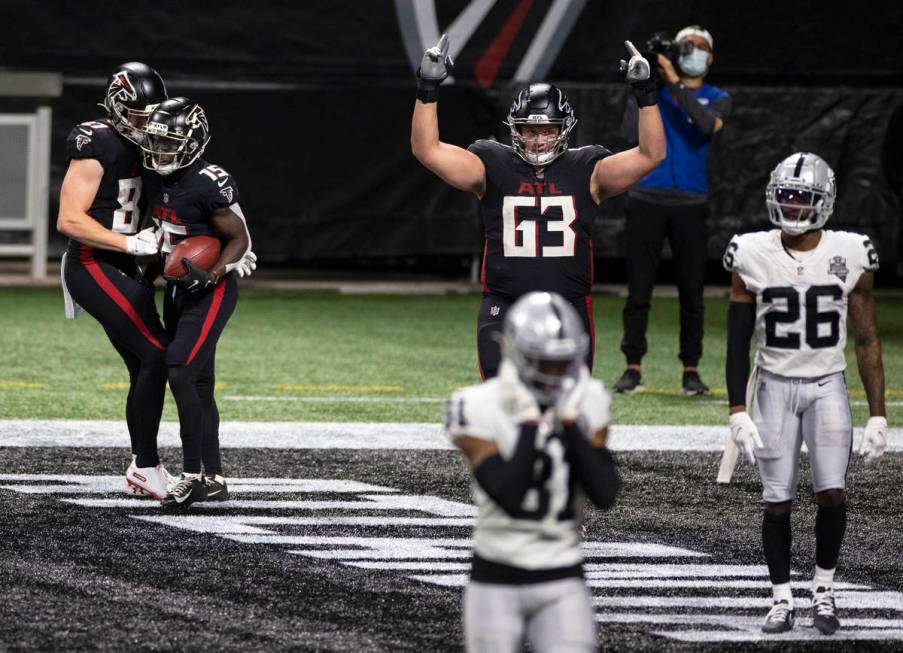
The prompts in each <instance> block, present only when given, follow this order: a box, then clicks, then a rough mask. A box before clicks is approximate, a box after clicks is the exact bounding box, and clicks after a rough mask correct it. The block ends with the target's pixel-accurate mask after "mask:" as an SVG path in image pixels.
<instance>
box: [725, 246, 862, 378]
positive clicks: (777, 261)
mask: <svg viewBox="0 0 903 653" xmlns="http://www.w3.org/2000/svg"><path fill="white" fill-rule="evenodd" d="M800 254H802V256H800ZM795 257H796V258H795ZM724 267H725V269H726V270H727V271H728V272H736V273H737V274H739V275H740V278H741V279H742V280H743V282H744V284H746V287H747V289H749V291H750V292H751V293H754V294H755V295H756V332H755V333H756V347H757V350H758V351H757V354H756V364H757V365H758V366H759V367H761V368H763V369H765V370H768V371H769V372H771V373H773V374H778V375H780V376H786V377H799V378H812V377H818V376H824V375H826V374H832V373H834V372H839V371H842V370H843V369H844V368H845V367H846V358H845V356H844V348H845V346H846V341H847V301H848V298H849V295H850V293H851V292H852V291H853V289H854V288H855V287H856V284H857V283H858V282H859V278H860V277H861V276H862V274H863V272H865V271H867V270H877V269H878V254H877V253H876V252H875V248H874V246H873V245H872V242H871V241H870V240H869V239H868V237H867V236H863V235H862V234H855V233H851V232H847V231H827V230H825V231H822V236H821V240H820V241H819V243H818V245H817V246H816V247H815V249H814V250H812V251H811V252H802V253H793V252H788V251H787V250H786V249H785V248H784V245H783V243H782V242H781V231H780V230H779V229H773V230H771V231H759V232H755V233H748V234H743V235H739V236H734V237H733V238H732V239H731V242H730V243H729V244H728V247H727V251H726V252H725V254H724Z"/></svg>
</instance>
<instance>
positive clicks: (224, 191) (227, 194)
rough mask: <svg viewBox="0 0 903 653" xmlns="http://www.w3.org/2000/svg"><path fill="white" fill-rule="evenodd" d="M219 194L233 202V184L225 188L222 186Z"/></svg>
mask: <svg viewBox="0 0 903 653" xmlns="http://www.w3.org/2000/svg"><path fill="white" fill-rule="evenodd" d="M219 194H220V195H222V196H223V197H225V198H226V201H227V202H229V203H231V202H232V186H226V187H225V188H221V189H220V191H219Z"/></svg>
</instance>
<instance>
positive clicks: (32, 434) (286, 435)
mask: <svg viewBox="0 0 903 653" xmlns="http://www.w3.org/2000/svg"><path fill="white" fill-rule="evenodd" d="M727 436H728V428H727V425H724V426H686V425H684V426H666V425H656V426H649V425H625V426H621V425H614V426H612V427H611V436H610V439H609V445H610V447H611V448H612V449H613V450H615V451H721V449H722V448H723V447H724V442H725V439H726V438H727ZM860 436H861V429H858V428H857V429H856V430H855V438H856V443H858V439H859V437H860ZM220 442H221V444H222V446H223V448H226V449H451V448H453V447H452V444H451V443H450V442H449V441H448V439H447V438H446V437H445V435H444V434H443V430H442V426H441V425H440V424H436V423H422V422H421V423H416V422H415V423H373V422H365V423H362V422H223V423H222V424H221V425H220ZM158 443H159V445H160V446H161V447H179V446H181V442H180V440H179V425H178V423H176V422H163V423H162V424H161V425H160V436H159V439H158ZM127 445H128V434H127V433H126V429H125V422H121V421H78V420H0V447H126V446H127ZM887 449H888V450H889V451H903V428H892V429H890V430H889V434H888V446H887Z"/></svg>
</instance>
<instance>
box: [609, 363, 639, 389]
mask: <svg viewBox="0 0 903 653" xmlns="http://www.w3.org/2000/svg"><path fill="white" fill-rule="evenodd" d="M613 389H614V391H615V392H621V393H625V394H632V393H634V392H642V391H643V390H644V387H643V377H642V375H641V374H640V371H639V370H635V369H633V368H632V367H628V368H627V369H626V370H624V373H623V374H622V375H621V378H620V379H618V382H617V383H615V384H614V387H613Z"/></svg>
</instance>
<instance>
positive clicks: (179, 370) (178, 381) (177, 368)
mask: <svg viewBox="0 0 903 653" xmlns="http://www.w3.org/2000/svg"><path fill="white" fill-rule="evenodd" d="M168 376H169V387H170V388H171V389H172V392H173V394H175V395H179V394H181V393H182V392H184V391H185V390H187V389H189V388H191V387H192V386H193V385H194V382H195V378H194V374H193V373H192V372H190V371H188V368H187V367H183V366H181V365H171V366H170V367H169V369H168Z"/></svg>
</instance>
